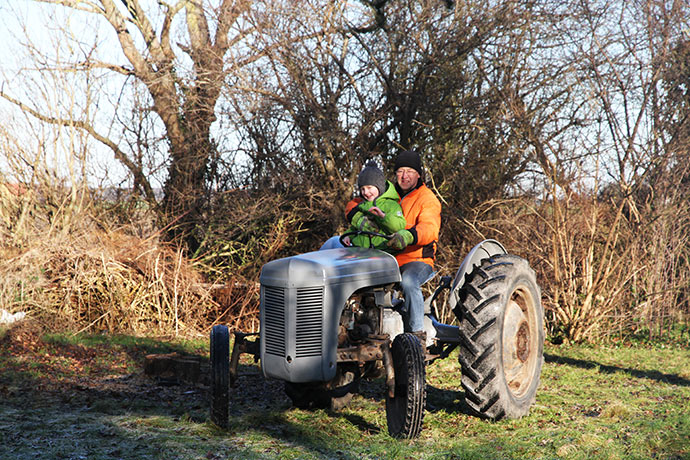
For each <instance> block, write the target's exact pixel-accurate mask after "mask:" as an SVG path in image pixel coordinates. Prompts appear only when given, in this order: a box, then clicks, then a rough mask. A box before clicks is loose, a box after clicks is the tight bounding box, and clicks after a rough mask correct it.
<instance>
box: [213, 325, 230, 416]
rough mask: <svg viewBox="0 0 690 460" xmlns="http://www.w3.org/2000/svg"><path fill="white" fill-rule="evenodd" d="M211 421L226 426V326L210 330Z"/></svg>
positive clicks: (227, 370) (227, 356)
mask: <svg viewBox="0 0 690 460" xmlns="http://www.w3.org/2000/svg"><path fill="white" fill-rule="evenodd" d="M210 358H211V421H212V422H213V423H215V424H216V425H218V426H219V427H221V428H227V426H228V406H229V404H230V400H229V385H230V380H229V376H230V367H229V366H230V333H229V331H228V328H227V326H213V328H212V329H211V357H210Z"/></svg>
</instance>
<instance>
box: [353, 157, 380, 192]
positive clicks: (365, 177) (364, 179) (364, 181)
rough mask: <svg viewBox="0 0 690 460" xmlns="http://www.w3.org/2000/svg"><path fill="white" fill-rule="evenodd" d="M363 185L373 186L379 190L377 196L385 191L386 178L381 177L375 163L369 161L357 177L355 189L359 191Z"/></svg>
mask: <svg viewBox="0 0 690 460" xmlns="http://www.w3.org/2000/svg"><path fill="white" fill-rule="evenodd" d="M365 185H373V186H374V187H376V188H377V189H379V196H380V195H383V192H385V191H386V176H384V175H383V171H381V170H380V169H379V168H378V166H376V162H374V161H373V160H369V161H368V162H367V164H366V165H365V166H364V169H362V172H361V173H359V176H358V177H357V188H359V189H361V188H362V187H363V186H365Z"/></svg>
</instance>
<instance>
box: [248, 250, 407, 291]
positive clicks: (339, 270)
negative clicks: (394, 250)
mask: <svg viewBox="0 0 690 460" xmlns="http://www.w3.org/2000/svg"><path fill="white" fill-rule="evenodd" d="M260 281H261V284H262V285H265V286H274V287H283V288H299V287H308V286H324V285H328V284H346V285H356V286H358V287H361V286H376V285H382V284H388V283H396V282H398V281H400V270H399V269H398V263H397V262H396V260H395V257H393V256H392V255H390V254H388V253H385V252H383V251H379V250H376V249H364V248H356V247H355V248H338V249H326V250H322V251H315V252H308V253H306V254H300V255H296V256H292V257H286V258H284V259H278V260H274V261H272V262H269V263H267V264H266V265H264V266H263V268H262V269H261V279H260Z"/></svg>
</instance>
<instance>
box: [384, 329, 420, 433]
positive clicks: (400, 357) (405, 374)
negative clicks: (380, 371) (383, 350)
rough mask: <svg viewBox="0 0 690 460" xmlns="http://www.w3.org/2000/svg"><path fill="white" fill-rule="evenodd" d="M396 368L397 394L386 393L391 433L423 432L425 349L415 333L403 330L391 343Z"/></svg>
mask: <svg viewBox="0 0 690 460" xmlns="http://www.w3.org/2000/svg"><path fill="white" fill-rule="evenodd" d="M391 354H392V357H393V369H394V371H395V396H394V397H393V398H391V397H390V396H386V421H387V422H388V433H389V434H390V435H391V436H392V437H394V438H404V439H412V438H416V437H417V436H419V433H420V432H421V431H422V421H423V420H424V406H425V404H426V369H425V367H424V349H423V348H422V344H421V343H420V342H419V339H417V337H415V336H414V335H412V334H409V333H405V334H400V335H398V336H396V337H395V339H394V340H393V345H392V346H391Z"/></svg>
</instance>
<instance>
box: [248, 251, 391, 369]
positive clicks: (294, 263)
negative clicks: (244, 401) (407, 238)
mask: <svg viewBox="0 0 690 460" xmlns="http://www.w3.org/2000/svg"><path fill="white" fill-rule="evenodd" d="M260 280H261V295H260V297H261V300H260V303H261V307H260V318H261V368H262V371H263V374H264V376H266V377H270V378H278V379H281V380H285V381H288V382H326V381H329V380H331V379H332V378H333V377H334V376H335V372H336V364H337V354H336V352H337V348H338V330H339V325H340V317H341V314H342V311H343V308H344V307H345V304H346V302H347V301H348V299H349V298H350V296H352V295H353V294H354V293H355V292H357V291H361V290H363V289H381V286H384V285H388V284H392V283H397V282H399V281H400V269H399V268H398V263H397V262H396V260H395V257H393V256H392V255H390V254H388V253H385V252H383V251H379V250H377V249H364V248H338V249H324V250H321V251H316V252H309V253H307V254H302V255H297V256H293V257H286V258H284V259H279V260H274V261H273V262H269V263H267V264H266V265H264V266H263V268H262V269H261V278H260Z"/></svg>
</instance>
